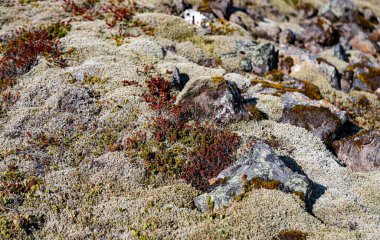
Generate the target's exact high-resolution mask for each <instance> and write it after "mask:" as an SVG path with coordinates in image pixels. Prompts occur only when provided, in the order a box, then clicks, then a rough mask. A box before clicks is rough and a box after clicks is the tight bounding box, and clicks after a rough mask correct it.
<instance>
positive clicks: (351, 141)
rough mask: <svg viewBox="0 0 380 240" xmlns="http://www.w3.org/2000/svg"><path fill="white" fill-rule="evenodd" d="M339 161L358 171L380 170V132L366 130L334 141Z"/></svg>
mask: <svg viewBox="0 0 380 240" xmlns="http://www.w3.org/2000/svg"><path fill="white" fill-rule="evenodd" d="M333 147H334V149H335V152H336V154H337V156H338V159H339V161H340V162H341V163H342V164H344V165H346V166H347V167H348V168H350V169H351V170H353V171H356V172H372V171H378V170H380V132H379V131H375V130H372V131H369V130H364V131H361V132H359V133H358V134H356V135H353V136H351V137H348V138H344V139H342V140H339V141H335V142H334V143H333Z"/></svg>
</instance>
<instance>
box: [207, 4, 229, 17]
mask: <svg viewBox="0 0 380 240" xmlns="http://www.w3.org/2000/svg"><path fill="white" fill-rule="evenodd" d="M207 2H208V4H209V6H210V8H211V11H212V12H213V13H214V14H215V15H217V16H218V17H219V18H228V12H229V10H230V8H231V7H232V1H231V0H210V1H207Z"/></svg>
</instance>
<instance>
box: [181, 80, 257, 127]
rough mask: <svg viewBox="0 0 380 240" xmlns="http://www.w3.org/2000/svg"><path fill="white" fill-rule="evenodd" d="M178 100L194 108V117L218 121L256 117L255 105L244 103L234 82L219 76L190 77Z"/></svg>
mask: <svg viewBox="0 0 380 240" xmlns="http://www.w3.org/2000/svg"><path fill="white" fill-rule="evenodd" d="M180 102H181V103H183V104H185V105H186V106H187V107H189V108H194V109H196V111H194V113H196V115H197V116H196V117H198V118H207V119H210V118H211V119H212V120H213V121H215V122H219V123H230V122H235V121H239V120H242V119H247V120H248V119H252V118H257V117H258V115H257V112H256V111H255V110H256V109H255V106H253V105H251V104H248V103H246V101H245V100H244V99H243V97H242V96H241V92H240V89H239V88H238V87H237V85H236V83H234V82H232V81H226V80H225V79H224V77H221V76H215V77H212V78H211V79H210V78H209V77H201V78H196V79H191V80H190V81H189V82H188V83H187V84H186V86H185V88H184V89H183V90H182V91H181V92H180V94H179V95H178V97H177V103H180Z"/></svg>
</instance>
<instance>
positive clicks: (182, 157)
mask: <svg viewBox="0 0 380 240" xmlns="http://www.w3.org/2000/svg"><path fill="white" fill-rule="evenodd" d="M154 70H155V69H154V67H150V66H144V69H143V70H138V74H139V75H145V76H146V77H147V80H146V85H147V87H148V91H147V93H145V94H143V96H142V97H143V99H144V100H145V102H147V103H148V104H149V106H150V107H151V109H152V110H154V111H155V113H156V114H155V116H154V117H152V118H150V119H148V120H149V127H148V130H149V134H148V133H142V132H139V133H137V134H136V135H135V137H132V138H129V139H127V141H126V142H125V146H126V147H127V148H129V149H134V150H136V151H137V152H138V153H139V154H138V155H139V157H141V158H142V159H144V161H145V166H146V169H147V174H148V175H154V174H157V173H162V174H169V175H170V174H172V175H176V176H180V177H181V178H182V179H184V180H185V181H186V182H187V183H190V184H191V185H192V186H194V187H196V188H198V189H201V190H204V191H205V190H207V189H208V187H209V185H208V180H209V179H211V178H213V177H216V176H217V175H218V174H219V173H220V172H221V171H222V170H223V169H225V168H226V167H228V166H229V165H230V164H231V163H232V162H233V161H234V153H235V150H236V149H237V147H238V144H239V138H238V136H237V135H236V134H234V133H232V132H230V131H229V130H228V129H225V128H223V127H222V126H217V125H214V124H211V123H201V122H198V121H196V120H195V119H194V118H193V117H192V116H193V114H192V112H191V111H189V109H188V108H186V106H184V105H182V104H177V105H175V104H174V102H175V95H174V94H173V93H172V89H171V83H170V82H168V81H166V80H165V78H164V77H162V76H161V75H154Z"/></svg>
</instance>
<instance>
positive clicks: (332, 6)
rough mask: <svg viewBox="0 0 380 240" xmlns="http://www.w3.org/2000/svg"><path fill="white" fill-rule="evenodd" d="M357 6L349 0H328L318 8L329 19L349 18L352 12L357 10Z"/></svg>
mask: <svg viewBox="0 0 380 240" xmlns="http://www.w3.org/2000/svg"><path fill="white" fill-rule="evenodd" d="M357 9H358V7H357V6H356V4H355V3H353V2H352V1H351V0H330V1H329V2H328V3H327V4H325V5H323V6H322V7H321V9H320V14H321V15H323V16H325V17H327V18H328V19H329V20H331V21H334V20H337V19H339V20H350V19H351V18H352V13H353V12H355V11H357Z"/></svg>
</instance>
